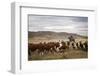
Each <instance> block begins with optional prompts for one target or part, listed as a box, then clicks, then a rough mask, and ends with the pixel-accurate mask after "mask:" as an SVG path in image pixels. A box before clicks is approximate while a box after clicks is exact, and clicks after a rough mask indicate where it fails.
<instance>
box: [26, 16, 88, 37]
mask: <svg viewBox="0 0 100 76" xmlns="http://www.w3.org/2000/svg"><path fill="white" fill-rule="evenodd" d="M28 19H29V20H28V21H29V22H28V27H29V31H55V32H68V33H77V34H80V35H84V36H87V33H88V17H74V16H43V15H29V16H28Z"/></svg>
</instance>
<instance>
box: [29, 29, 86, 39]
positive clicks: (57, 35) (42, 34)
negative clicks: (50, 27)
mask: <svg viewBox="0 0 100 76" xmlns="http://www.w3.org/2000/svg"><path fill="white" fill-rule="evenodd" d="M70 36H73V37H74V38H87V37H86V36H81V35H78V34H75V33H67V32H53V31H38V32H30V31H29V32H28V37H29V38H47V39H66V38H68V37H70Z"/></svg>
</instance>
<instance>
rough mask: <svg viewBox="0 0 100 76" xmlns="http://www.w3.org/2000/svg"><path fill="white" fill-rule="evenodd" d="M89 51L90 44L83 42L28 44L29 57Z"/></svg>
mask: <svg viewBox="0 0 100 76" xmlns="http://www.w3.org/2000/svg"><path fill="white" fill-rule="evenodd" d="M71 49H73V50H84V51H87V50H88V42H87V41H85V42H84V43H82V41H79V42H72V41H61V42H40V43H29V44H28V55H29V56H31V54H36V53H37V54H38V55H46V54H49V53H50V54H55V53H64V52H66V51H67V50H71Z"/></svg>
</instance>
